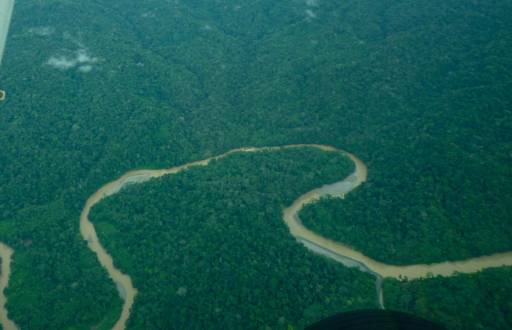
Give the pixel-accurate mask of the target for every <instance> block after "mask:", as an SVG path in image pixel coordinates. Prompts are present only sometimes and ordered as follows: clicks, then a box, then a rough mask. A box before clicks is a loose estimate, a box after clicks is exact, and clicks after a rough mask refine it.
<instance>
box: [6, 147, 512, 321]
mask: <svg viewBox="0 0 512 330" xmlns="http://www.w3.org/2000/svg"><path fill="white" fill-rule="evenodd" d="M305 147H311V148H317V149H320V150H323V151H326V152H338V153H342V154H345V155H346V156H348V157H349V158H350V159H351V160H352V161H353V162H354V164H355V171H354V172H353V173H352V174H351V175H349V176H348V177H347V178H345V179H344V180H342V181H339V182H336V183H333V184H328V185H324V186H322V187H319V188H316V189H313V190H312V191H310V192H307V193H305V194H304V195H302V196H300V197H299V198H297V199H296V200H295V201H294V202H293V203H292V205H290V206H289V207H287V208H286V209H284V210H283V220H284V222H285V223H286V225H287V226H288V228H289V230H290V233H291V234H292V235H293V236H294V237H295V238H296V239H297V241H298V242H300V243H302V244H303V245H304V246H305V247H306V248H308V249H309V250H311V251H312V252H314V253H318V254H322V255H324V256H326V257H329V258H331V259H333V260H335V261H337V262H340V263H342V264H344V265H345V266H348V267H357V268H359V269H360V270H362V271H365V272H368V273H370V274H373V275H375V276H376V277H377V291H378V298H379V303H380V304H381V306H382V304H383V298H382V289H381V288H380V283H381V280H382V278H385V277H392V278H397V279H400V278H408V279H417V278H425V277H427V276H430V275H434V276H435V275H442V276H452V275H453V274H454V273H455V272H458V273H474V272H477V271H480V270H482V269H485V268H490V267H500V266H511V265H512V252H505V253H497V254H493V255H489V256H482V257H477V258H471V259H468V260H463V261H455V262H449V261H446V262H440V263H435V264H417V265H406V266H395V265H389V264H385V263H382V262H379V261H376V260H373V259H371V258H369V257H367V256H365V255H364V254H362V253H361V252H359V251H356V250H354V249H352V248H351V247H349V246H347V245H344V244H341V243H339V242H335V241H333V240H330V239H328V238H325V237H323V236H320V235H318V234H316V233H315V232H313V231H311V230H309V229H307V228H306V227H304V226H303V225H302V222H301V220H300V218H299V213H300V211H301V210H302V208H303V207H304V206H305V205H306V204H309V203H314V202H316V201H318V200H319V199H320V198H322V197H327V196H331V197H338V198H344V197H345V195H346V194H348V193H350V192H351V191H352V190H354V189H356V188H357V187H359V186H360V185H361V184H363V183H364V182H365V181H366V179H367V168H366V165H365V164H364V163H363V162H362V161H361V160H360V159H359V158H357V157H356V156H355V155H352V154H350V153H348V152H345V151H343V150H339V149H336V148H334V147H331V146H327V145H317V144H296V145H287V146H279V147H260V148H252V147H249V148H238V149H233V150H231V151H228V152H226V153H224V154H222V155H219V156H214V157H210V158H207V159H204V160H199V161H195V162H191V163H188V164H184V165H181V166H176V167H171V168H168V169H160V170H136V171H130V172H127V173H126V174H124V175H123V176H121V177H120V178H118V179H117V180H115V181H112V182H109V183H107V184H106V185H104V186H103V187H101V188H100V189H99V190H98V191H96V192H95V193H94V194H93V195H92V196H91V197H89V199H88V200H87V202H86V204H85V206H84V208H83V210H82V213H81V215H80V233H81V235H82V237H83V238H84V240H86V241H87V244H88V247H89V248H90V249H91V251H93V252H94V253H95V254H96V256H97V257H98V260H99V262H100V264H101V265H102V266H103V267H104V268H105V270H106V271H107V273H108V274H109V276H110V277H111V278H112V280H113V281H114V282H115V284H116V286H117V288H118V291H119V294H120V296H121V297H122V298H123V301H124V303H123V308H122V312H121V315H120V317H119V319H118V320H117V322H116V324H115V325H114V327H113V329H114V330H122V329H124V328H125V326H126V321H127V320H128V317H129V316H130V311H131V308H132V305H133V302H134V300H135V297H136V295H137V289H136V288H135V287H134V286H133V283H132V280H131V278H130V277H129V276H128V275H126V274H124V273H122V272H121V271H120V270H119V269H118V268H116V267H115V265H114V261H113V259H112V257H111V256H110V255H109V254H108V252H107V251H106V250H105V248H104V247H103V246H102V245H101V242H100V241H99V239H98V236H97V233H96V229H95V228H94V225H93V224H92V223H91V221H90V220H89V213H90V211H91V209H92V207H93V206H94V205H96V204H97V203H99V202H100V201H101V200H102V199H104V198H106V197H108V196H111V195H114V194H116V193H118V192H119V191H120V190H121V189H123V187H125V186H126V185H129V184H139V183H143V182H146V181H148V180H150V179H153V178H159V177H161V176H164V175H168V174H176V173H179V172H182V171H185V170H187V169H189V168H191V167H194V166H207V165H208V164H209V162H210V161H212V160H218V159H222V158H225V157H227V156H229V155H231V154H233V153H237V152H265V151H267V152H268V151H277V150H283V149H292V148H305ZM11 255H12V250H11V249H10V248H8V247H7V246H5V245H3V244H1V243H0V257H1V258H2V272H1V277H0V322H1V323H2V325H3V326H4V328H6V329H8V330H14V329H17V328H16V325H15V324H14V323H13V322H12V321H10V320H9V319H8V318H7V311H6V310H5V303H6V299H5V296H4V294H3V292H4V289H5V287H6V286H7V283H8V280H9V275H10V260H11Z"/></svg>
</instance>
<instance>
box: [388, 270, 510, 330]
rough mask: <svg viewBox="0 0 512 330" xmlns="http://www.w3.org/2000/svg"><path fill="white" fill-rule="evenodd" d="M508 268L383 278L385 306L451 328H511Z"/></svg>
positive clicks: (452, 329) (468, 329)
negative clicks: (421, 277)
mask: <svg viewBox="0 0 512 330" xmlns="http://www.w3.org/2000/svg"><path fill="white" fill-rule="evenodd" d="M511 277H512V268H511V267H503V268H489V269H486V270H484V271H482V272H479V273H476V274H471V275H468V274H458V275H457V276H455V277H450V278H443V277H441V276H437V277H432V278H429V279H426V280H415V281H404V282H400V281H396V280H386V281H384V290H385V293H386V294H385V304H386V307H387V308H390V309H395V310H396V309H398V310H406V311H409V312H412V313H414V314H416V315H419V316H422V317H425V318H428V319H435V320H438V321H440V322H443V323H444V324H445V325H446V326H447V327H448V329H451V330H466V329H467V330H480V329H500V330H507V329H511V328H512V317H511V316H510V311H511V310H512V282H511V281H510V278H511Z"/></svg>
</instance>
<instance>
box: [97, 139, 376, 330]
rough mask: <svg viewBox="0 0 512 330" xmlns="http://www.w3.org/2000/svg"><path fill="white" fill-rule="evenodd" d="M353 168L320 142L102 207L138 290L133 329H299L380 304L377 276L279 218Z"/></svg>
mask: <svg viewBox="0 0 512 330" xmlns="http://www.w3.org/2000/svg"><path fill="white" fill-rule="evenodd" d="M352 167H353V166H352V164H351V162H350V161H349V160H348V159H347V158H345V157H342V156H341V155H340V154H339V153H325V152H322V151H318V150H314V149H305V150H286V151H279V152H270V153H266V152H265V153H255V154H246V153H243V154H235V155H233V156H229V157H228V158H226V159H223V160H220V161H216V162H213V163H211V164H210V165H208V166H207V167H205V168H192V169H190V170H188V171H186V172H182V173H180V174H177V175H170V176H167V177H164V178H162V179H158V180H152V181H150V182H149V183H145V184H141V185H137V186H131V187H128V188H126V189H125V190H124V191H122V192H121V193H119V194H118V195H115V196H113V197H111V198H108V199H106V200H104V201H102V202H101V203H100V204H98V205H97V206H95V207H94V208H93V210H92V213H91V217H90V218H91V221H93V223H95V225H96V226H97V228H98V234H99V238H100V240H101V241H103V242H105V246H106V248H107V249H108V250H109V251H111V254H112V256H113V257H114V260H116V263H117V264H118V265H119V266H120V268H121V269H122V270H123V271H125V272H127V273H129V274H131V275H132V278H133V281H134V286H135V287H136V288H137V289H138V290H139V295H138V296H137V300H136V303H135V305H134V307H133V310H132V313H133V314H132V317H131V319H130V321H129V325H128V328H129V329H170V328H174V329H205V328H208V329H263V328H265V327H270V328H273V329H288V327H289V326H292V327H293V328H298V329H300V328H303V327H304V326H306V325H308V324H311V323H313V322H314V321H318V320H320V319H322V318H324V317H327V316H329V315H331V314H334V313H336V311H340V310H350V309H360V308H369V307H373V308H375V307H376V304H377V296H376V290H375V278H374V277H373V276H371V275H369V274H363V273H361V272H359V271H357V270H354V269H347V268H344V267H342V266H341V265H338V264H336V263H335V262H332V261H329V260H327V259H324V258H323V257H320V256H316V255H313V254H312V253H311V252H309V251H307V250H306V249H305V248H304V247H302V246H301V245H300V244H299V243H298V242H296V241H295V239H294V238H293V237H292V236H291V235H290V233H289V230H288V228H287V227H286V225H285V223H284V222H283V220H282V209H283V207H285V206H287V205H289V204H291V203H292V202H293V200H294V199H296V198H298V197H299V196H300V195H301V194H303V193H305V192H307V191H309V190H311V189H313V188H316V187H318V186H321V185H323V184H327V183H332V182H335V181H337V180H340V179H343V178H344V177H346V176H348V175H349V174H350V173H351V171H352Z"/></svg>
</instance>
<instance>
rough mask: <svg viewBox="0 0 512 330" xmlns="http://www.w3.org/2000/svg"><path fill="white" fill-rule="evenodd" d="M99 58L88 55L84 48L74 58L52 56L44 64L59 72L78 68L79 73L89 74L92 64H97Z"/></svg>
mask: <svg viewBox="0 0 512 330" xmlns="http://www.w3.org/2000/svg"><path fill="white" fill-rule="evenodd" d="M98 61H99V58H97V57H92V56H91V55H89V53H88V52H87V50H86V49H85V48H83V49H79V50H77V51H76V52H75V54H74V56H71V57H70V56H52V57H50V58H49V59H48V61H46V64H47V65H49V66H52V67H54V68H56V69H59V70H69V69H73V68H75V67H77V66H78V70H79V71H80V72H90V71H91V70H92V69H93V64H94V63H97V62H98Z"/></svg>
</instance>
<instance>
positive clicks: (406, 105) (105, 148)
mask: <svg viewBox="0 0 512 330" xmlns="http://www.w3.org/2000/svg"><path fill="white" fill-rule="evenodd" d="M511 16H512V2H511V1H509V0H489V1H480V0H475V1H467V0H383V1H369V0H346V1H337V0H334V1H326V0H319V1H295V0H293V1H279V2H276V1H270V0H262V1H256V2H255V1H248V0H240V1H238V2H237V3H232V2H227V1H220V2H219V1H206V0H182V1H173V2H169V1H164V0H151V1H149V0H148V1H136V2H134V1H128V0H90V1H81V0H46V1H39V0H37V1H36V0H25V1H17V3H16V7H15V11H14V14H13V21H12V26H11V29H10V35H9V40H8V45H7V51H6V53H5V56H4V59H3V63H2V68H1V71H0V81H1V85H2V86H1V87H2V89H5V90H7V91H8V99H7V100H6V101H5V102H3V103H1V104H0V241H2V242H5V243H6V244H8V245H9V246H11V247H12V248H13V249H14V251H15V254H14V259H13V264H12V277H11V282H10V285H9V287H8V289H7V290H6V294H7V296H8V298H9V301H8V304H7V308H8V310H9V315H10V317H12V318H13V320H14V321H16V323H17V324H18V325H19V326H20V327H21V328H22V329H86V328H87V329H89V328H91V327H93V326H96V325H104V326H105V327H106V328H108V325H109V324H112V323H113V321H114V320H115V318H116V315H118V312H119V308H120V305H121V301H120V298H119V297H118V294H117V292H116V288H115V286H114V284H113V283H112V282H111V281H110V279H109V278H108V276H107V274H106V272H105V271H104V270H103V269H102V268H101V267H100V265H99V263H98V262H97V261H96V259H95V256H94V254H93V253H92V252H90V251H89V250H88V249H87V246H86V243H85V242H84V241H83V240H82V238H81V237H80V235H79V215H80V211H81V208H82V207H83V205H84V203H85V201H86V199H87V197H88V196H90V195H91V194H92V193H93V192H94V191H96V190H97V189H98V188H99V187H101V186H102V185H103V184H105V183H106V182H109V181H111V180H113V179H114V178H116V177H118V176H119V175H121V174H122V173H124V172H126V171H128V170H131V169H136V168H148V167H151V168H164V167H170V166H173V165H179V164H184V163H187V162H189V161H191V160H195V159H204V158H206V157H208V156H211V155H216V154H221V153H223V152H225V151H227V150H230V149H233V148H236V147H241V146H263V145H283V144H290V143H321V144H329V145H333V146H336V147H338V148H341V149H345V150H348V151H350V152H352V153H354V154H356V155H357V156H358V157H360V158H361V159H362V160H363V161H365V163H366V164H367V165H368V168H369V170H370V172H369V173H370V176H369V180H368V182H367V183H366V184H365V185H364V186H362V187H361V188H360V189H358V190H357V191H354V193H353V196H351V195H352V194H350V195H349V196H348V199H347V201H346V203H341V204H332V205H330V204H329V206H328V208H327V209H326V212H325V213H324V215H325V214H331V215H332V214H336V213H337V212H341V208H343V212H350V213H346V215H347V216H346V217H344V219H342V221H355V222H354V223H356V224H357V226H358V227H357V228H358V229H357V230H355V229H353V232H354V235H353V236H354V241H353V242H352V241H346V240H345V241H346V242H348V243H351V244H354V245H356V243H357V241H356V239H359V237H360V236H361V235H366V237H368V239H367V240H366V242H367V243H368V245H367V244H365V245H364V246H363V245H362V244H361V246H360V248H361V249H362V250H363V251H365V252H368V254H371V255H374V257H376V258H379V259H382V260H390V261H394V262H396V263H413V262H415V261H419V260H423V261H426V260H441V259H444V258H446V259H454V258H461V257H466V256H468V257H469V256H475V255H481V254H485V253H492V252H498V251H505V250H512V231H511V230H510V228H511V227H512V224H511V221H512V210H511V209H512V193H511V191H510V189H511V187H512V167H511V166H510V162H511V160H512V158H511V153H512V142H511V141H512V113H511V110H510V109H512V97H511V94H510V90H512V61H511V60H510V56H511V55H510V54H511V50H512V20H511V19H510V17H511ZM85 55H86V56H85ZM78 59H80V60H81V61H83V62H81V63H78ZM66 61H67V62H66ZM56 63H57V64H59V63H60V67H59V66H58V65H57V64H56ZM62 63H68V64H71V66H70V67H66V66H62ZM86 65H89V66H90V67H84V66H86ZM87 70H90V71H89V72H84V71H87ZM338 205H339V208H340V210H338V209H337V208H338ZM349 205H351V206H350V207H348V206H349ZM346 206H347V207H346ZM321 207H322V208H325V206H324V205H323V206H321ZM324 215H322V217H323V218H324V219H325V220H326V221H328V220H329V218H327V215H325V216H324ZM348 215H350V217H349V216H348ZM339 220H340V219H339V218H337V217H336V221H339ZM328 222H330V221H328ZM344 227H352V226H351V225H350V223H346V225H344ZM356 231H361V232H362V234H359V233H358V234H357V235H356V234H355V232H356ZM340 232H341V231H339V230H338V229H336V233H335V232H333V233H332V234H333V235H340ZM434 238H435V239H434ZM416 242H418V243H416ZM381 243H383V244H381ZM357 244H359V243H357ZM370 244H371V245H375V246H379V247H381V251H375V248H374V247H370ZM429 246H430V247H431V249H428V247H429ZM441 247H443V249H444V248H446V247H449V248H446V249H445V250H443V253H444V255H441V253H440V252H439V251H440V250H441ZM358 248H359V246H358ZM372 251H373V252H372ZM500 281H507V280H506V279H505V280H502V279H500ZM508 281H510V280H508ZM500 284H501V285H504V286H505V285H507V284H506V282H499V283H497V285H500ZM475 290H476V289H475ZM474 294H475V295H478V294H479V293H478V292H475V293H474ZM458 317H459V318H463V317H468V316H467V315H466V314H463V313H461V314H460V315H458ZM475 317H476V316H475Z"/></svg>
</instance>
